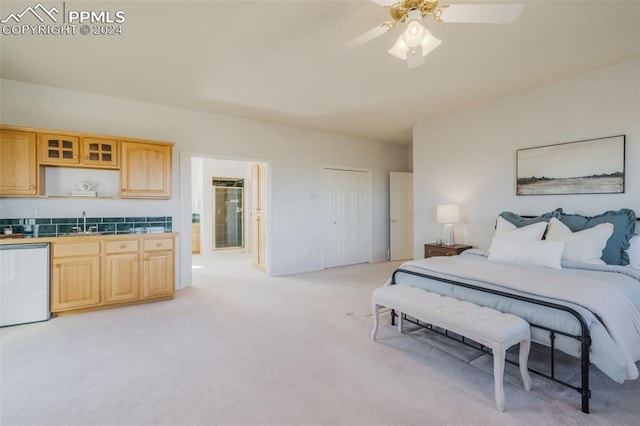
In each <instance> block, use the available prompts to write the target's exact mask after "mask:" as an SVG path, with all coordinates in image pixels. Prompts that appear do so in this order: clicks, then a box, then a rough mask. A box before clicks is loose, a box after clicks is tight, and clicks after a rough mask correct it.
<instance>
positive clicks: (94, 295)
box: [51, 241, 101, 312]
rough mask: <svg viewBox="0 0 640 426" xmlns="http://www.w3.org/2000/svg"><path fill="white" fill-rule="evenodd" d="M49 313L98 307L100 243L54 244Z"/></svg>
mask: <svg viewBox="0 0 640 426" xmlns="http://www.w3.org/2000/svg"><path fill="white" fill-rule="evenodd" d="M52 266H53V269H52V270H53V272H52V274H51V278H52V281H51V311H52V312H58V311H65V310H69V309H78V308H86V307H90V306H95V305H98V304H100V300H101V299H100V242H99V241H90V242H82V243H74V242H70V243H68V244H67V243H62V244H57V243H55V244H53V261H52Z"/></svg>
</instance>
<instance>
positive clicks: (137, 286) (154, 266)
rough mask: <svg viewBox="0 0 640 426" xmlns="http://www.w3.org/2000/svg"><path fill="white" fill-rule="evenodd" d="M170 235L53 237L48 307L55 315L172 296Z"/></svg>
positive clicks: (173, 262)
mask: <svg viewBox="0 0 640 426" xmlns="http://www.w3.org/2000/svg"><path fill="white" fill-rule="evenodd" d="M176 235H177V234H176V233H167V234H129V235H96V236H72V237H56V238H53V239H52V265H53V268H52V271H53V273H52V282H51V312H53V314H54V316H57V315H62V314H66V313H73V312H85V311H91V310H96V309H104V308H108V307H116V306H124V305H130V304H137V303H144V302H152V301H157V300H166V299H170V298H172V297H173V295H174V293H175V260H174V259H175V250H174V248H175V247H174V238H175V237H176Z"/></svg>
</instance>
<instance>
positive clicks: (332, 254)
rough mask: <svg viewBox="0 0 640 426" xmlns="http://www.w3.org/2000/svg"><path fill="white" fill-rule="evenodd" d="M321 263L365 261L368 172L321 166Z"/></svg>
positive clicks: (338, 264)
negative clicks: (322, 181)
mask: <svg viewBox="0 0 640 426" xmlns="http://www.w3.org/2000/svg"><path fill="white" fill-rule="evenodd" d="M324 174H325V177H324V182H325V192H324V205H325V209H324V211H325V213H324V216H325V217H324V222H325V225H324V230H325V232H324V238H325V239H324V266H325V267H327V268H330V267H334V266H342V265H352V264H356V263H365V262H368V261H369V252H370V246H371V240H370V231H371V230H370V204H369V172H367V171H356V170H338V169H329V168H327V169H325V170H324Z"/></svg>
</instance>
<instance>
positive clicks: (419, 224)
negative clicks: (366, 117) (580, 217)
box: [413, 59, 640, 258]
mask: <svg viewBox="0 0 640 426" xmlns="http://www.w3.org/2000/svg"><path fill="white" fill-rule="evenodd" d="M620 134H624V135H626V166H625V167H626V180H625V184H626V191H625V193H624V194H601V195H547V196H516V195H515V176H516V171H515V158H516V150H517V149H519V148H527V147H535V146H540V145H549V144H555V143H561V142H571V141H579V140H585V139H593V138H598V137H605V136H614V135H620ZM413 135H414V141H413V170H414V194H415V199H414V223H415V225H414V226H415V228H414V237H415V238H414V241H415V242H414V256H415V257H416V258H421V257H422V256H423V248H422V245H423V244H424V243H426V242H431V241H434V240H435V238H437V237H441V236H442V225H439V224H437V223H435V210H436V205H437V204H442V203H458V204H460V206H461V208H462V213H463V218H462V223H461V224H459V225H457V226H456V229H455V233H456V242H457V243H465V244H472V245H474V246H476V247H481V248H486V247H488V246H489V244H490V242H491V237H492V235H493V226H494V221H495V218H496V216H497V215H498V214H499V213H500V212H501V211H503V210H509V211H514V212H518V213H521V214H538V213H543V212H546V211H549V210H552V209H554V208H557V207H562V208H563V209H564V210H565V212H568V213H579V214H585V215H595V214H599V213H601V212H604V211H605V210H610V209H619V208H623V207H624V208H631V209H634V210H636V212H640V167H638V166H639V165H640V61H639V60H638V59H636V60H632V61H629V62H625V63H622V64H618V65H615V66H610V67H608V68H604V69H600V70H597V71H595V72H590V73H587V74H584V75H581V76H578V77H575V78H571V79H568V80H564V81H560V82H556V83H554V84H549V85H546V86H543V87H539V88H537V89H534V90H531V91H528V92H524V93H521V94H519V95H516V96H512V97H509V98H505V99H502V100H500V101H497V102H493V103H491V104H486V105H483V106H480V107H477V108H473V109H469V110H465V111H462V112H459V113H456V114H452V115H449V116H446V117H443V118H440V119H436V120H432V121H428V122H424V123H420V124H418V125H416V126H414V132H413Z"/></svg>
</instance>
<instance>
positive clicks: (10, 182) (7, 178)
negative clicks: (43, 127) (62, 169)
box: [0, 129, 38, 197]
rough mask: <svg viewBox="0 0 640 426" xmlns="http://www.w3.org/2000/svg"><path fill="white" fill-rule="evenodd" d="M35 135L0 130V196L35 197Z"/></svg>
mask: <svg viewBox="0 0 640 426" xmlns="http://www.w3.org/2000/svg"><path fill="white" fill-rule="evenodd" d="M36 141H37V139H36V134H35V133H33V132H26V131H25V132H23V131H20V130H10V129H0V196H1V197H3V196H11V197H36V196H37V195H38V164H37V157H36V152H37V149H36V143H37V142H36Z"/></svg>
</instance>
